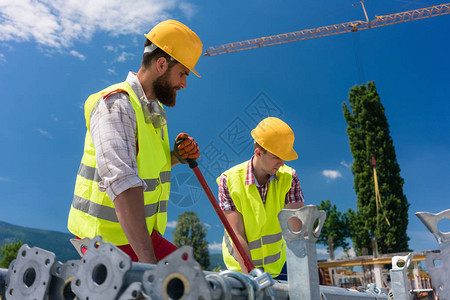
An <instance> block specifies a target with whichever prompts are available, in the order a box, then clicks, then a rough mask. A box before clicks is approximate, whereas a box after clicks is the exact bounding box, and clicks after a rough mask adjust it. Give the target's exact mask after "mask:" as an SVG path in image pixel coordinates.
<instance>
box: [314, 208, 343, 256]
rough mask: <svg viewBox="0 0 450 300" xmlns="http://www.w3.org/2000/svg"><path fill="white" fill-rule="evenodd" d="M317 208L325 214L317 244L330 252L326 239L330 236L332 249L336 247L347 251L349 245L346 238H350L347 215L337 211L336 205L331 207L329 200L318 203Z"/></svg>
mask: <svg viewBox="0 0 450 300" xmlns="http://www.w3.org/2000/svg"><path fill="white" fill-rule="evenodd" d="M318 208H319V209H320V210H324V211H325V212H326V213H327V218H326V219H325V223H324V224H323V227H322V231H321V233H320V237H319V240H318V242H319V243H321V244H323V245H325V246H327V248H328V251H330V249H329V247H328V237H329V236H331V237H332V238H333V248H334V249H336V248H338V247H342V248H343V249H344V250H347V249H349V243H348V242H347V238H349V237H350V228H349V225H350V224H349V218H348V215H347V214H345V213H344V214H342V213H341V212H340V211H338V210H337V209H336V205H334V204H333V205H331V202H330V200H327V201H320V204H319V206H318Z"/></svg>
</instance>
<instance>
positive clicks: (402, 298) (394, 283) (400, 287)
mask: <svg viewBox="0 0 450 300" xmlns="http://www.w3.org/2000/svg"><path fill="white" fill-rule="evenodd" d="M412 257H413V254H412V253H409V254H408V255H407V256H394V257H393V258H392V269H391V270H390V274H391V290H392V292H393V293H394V299H395V300H409V299H410V297H411V293H410V284H409V279H408V274H407V271H408V268H409V265H410V263H411V259H412ZM401 261H403V262H404V263H405V264H404V265H403V266H399V262H401Z"/></svg>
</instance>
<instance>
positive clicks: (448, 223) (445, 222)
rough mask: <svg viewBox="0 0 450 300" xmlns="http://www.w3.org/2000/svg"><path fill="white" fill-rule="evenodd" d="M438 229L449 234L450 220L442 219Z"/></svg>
mask: <svg viewBox="0 0 450 300" xmlns="http://www.w3.org/2000/svg"><path fill="white" fill-rule="evenodd" d="M437 228H438V230H439V231H440V232H442V233H445V234H449V233H450V219H442V220H440V221H439V222H438V223H437Z"/></svg>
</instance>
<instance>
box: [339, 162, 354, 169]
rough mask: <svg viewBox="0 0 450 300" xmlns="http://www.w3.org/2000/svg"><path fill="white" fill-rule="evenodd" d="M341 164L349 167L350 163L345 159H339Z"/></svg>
mask: <svg viewBox="0 0 450 300" xmlns="http://www.w3.org/2000/svg"><path fill="white" fill-rule="evenodd" d="M341 165H343V166H344V167H346V168H350V167H351V166H352V165H351V164H349V163H348V162H346V161H345V160H343V161H341Z"/></svg>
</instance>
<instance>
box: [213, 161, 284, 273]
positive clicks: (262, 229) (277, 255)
mask: <svg viewBox="0 0 450 300" xmlns="http://www.w3.org/2000/svg"><path fill="white" fill-rule="evenodd" d="M247 165H248V161H247V162H244V163H242V164H239V165H237V166H235V167H233V168H231V169H230V170H228V171H226V172H224V174H225V175H226V176H227V186H228V190H229V192H230V196H231V198H232V199H233V203H234V205H235V206H236V209H237V210H238V211H239V212H240V213H241V214H242V218H243V222H244V228H245V235H246V237H247V243H248V247H249V249H250V254H251V256H252V257H251V259H252V261H253V264H254V265H255V267H257V268H261V269H263V270H264V271H265V272H268V273H269V274H271V275H272V276H273V277H277V276H278V275H279V274H280V272H281V269H282V268H283V265H284V263H285V262H286V246H285V242H284V239H283V237H282V234H281V227H280V223H279V221H278V213H279V212H280V211H281V210H282V209H283V208H284V204H285V199H286V194H287V193H288V192H289V189H290V188H291V184H292V169H291V168H290V167H288V166H286V165H284V166H282V167H281V168H280V169H279V170H278V172H277V178H278V180H276V179H274V180H272V181H271V182H270V183H269V187H268V190H267V198H266V203H265V205H264V204H263V203H262V200H261V196H260V195H259V192H258V189H257V188H256V185H255V184H250V185H245V179H246V173H247ZM219 179H220V177H219V178H218V179H217V182H219ZM222 253H223V260H224V262H225V264H226V266H227V268H228V269H229V270H233V271H239V272H242V270H241V267H240V265H239V263H238V261H237V259H236V255H238V254H236V253H234V250H233V244H232V241H231V239H230V237H229V236H228V234H227V233H226V232H225V234H224V238H223V242H222Z"/></svg>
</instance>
